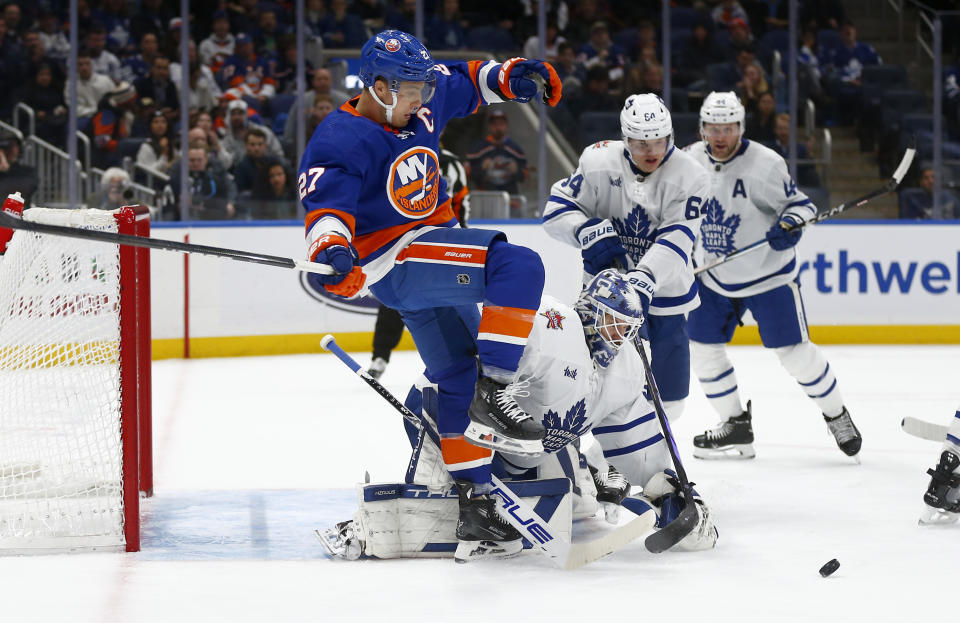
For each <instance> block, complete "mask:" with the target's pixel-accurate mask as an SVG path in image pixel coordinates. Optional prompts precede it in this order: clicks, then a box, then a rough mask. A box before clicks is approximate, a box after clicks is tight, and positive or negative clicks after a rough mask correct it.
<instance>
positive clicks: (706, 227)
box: [700, 197, 740, 255]
mask: <svg viewBox="0 0 960 623" xmlns="http://www.w3.org/2000/svg"><path fill="white" fill-rule="evenodd" d="M724 216H726V214H725V213H724V211H723V206H722V205H720V202H719V201H717V198H716V197H711V198H710V200H709V201H707V206H706V211H705V216H704V218H703V221H701V223H700V241H701V243H702V244H703V248H704V250H706V251H707V252H708V253H716V254H718V255H726V254H727V253H730V252H731V251H733V250H734V246H733V237H734V236H735V235H736V233H737V228H739V227H740V215H739V214H731V215H730V217H729V218H726V219H724V218H723V217H724Z"/></svg>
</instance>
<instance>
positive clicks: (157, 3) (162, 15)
mask: <svg viewBox="0 0 960 623" xmlns="http://www.w3.org/2000/svg"><path fill="white" fill-rule="evenodd" d="M169 4H170V6H169V7H164V6H163V0H140V10H139V11H137V12H136V13H134V14H133V16H132V17H131V18H130V36H131V38H132V39H133V40H134V41H140V40H142V39H143V35H145V34H146V33H148V32H151V33H153V34H155V35H156V36H157V41H160V40H161V39H162V38H163V36H164V35H165V34H166V32H167V24H169V23H170V18H172V17H173V7H174V6H176V10H177V11H179V10H180V7H179V5H176V4H175V3H169Z"/></svg>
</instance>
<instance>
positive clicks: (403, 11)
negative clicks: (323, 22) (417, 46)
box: [313, 0, 417, 34]
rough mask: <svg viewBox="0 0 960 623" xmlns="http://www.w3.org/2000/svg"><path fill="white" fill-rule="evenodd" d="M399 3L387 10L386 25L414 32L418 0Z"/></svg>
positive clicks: (384, 21) (386, 26)
mask: <svg viewBox="0 0 960 623" xmlns="http://www.w3.org/2000/svg"><path fill="white" fill-rule="evenodd" d="M313 2H315V3H316V4H321V5H322V2H321V0H313ZM397 4H398V5H399V6H395V7H393V8H391V9H390V10H388V11H387V14H386V17H384V20H383V25H384V27H385V28H393V29H396V30H402V31H403V32H414V31H415V30H416V19H417V0H400V1H399V2H398V3H397ZM318 34H319V33H318Z"/></svg>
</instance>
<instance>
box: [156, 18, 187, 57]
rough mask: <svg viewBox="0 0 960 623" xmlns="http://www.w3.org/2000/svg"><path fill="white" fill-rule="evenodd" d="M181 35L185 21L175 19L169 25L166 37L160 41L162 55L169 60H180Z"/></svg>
mask: <svg viewBox="0 0 960 623" xmlns="http://www.w3.org/2000/svg"><path fill="white" fill-rule="evenodd" d="M181 34H183V19H181V18H179V17H174V18H172V19H171V20H170V22H169V24H168V25H167V33H166V36H165V37H164V38H163V39H162V40H161V41H160V53H161V54H163V55H164V56H166V57H167V58H180V35H181Z"/></svg>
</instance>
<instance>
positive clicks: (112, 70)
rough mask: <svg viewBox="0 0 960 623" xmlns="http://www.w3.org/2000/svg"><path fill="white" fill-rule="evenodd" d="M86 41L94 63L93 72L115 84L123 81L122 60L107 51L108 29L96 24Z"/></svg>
mask: <svg viewBox="0 0 960 623" xmlns="http://www.w3.org/2000/svg"><path fill="white" fill-rule="evenodd" d="M84 41H85V43H86V46H87V51H88V52H89V53H90V60H91V61H92V62H93V71H95V72H97V73H98V74H103V75H104V76H107V77H109V78H110V79H111V80H113V81H114V82H119V81H120V80H121V79H122V77H121V75H120V59H118V58H117V57H116V56H115V55H114V54H113V52H110V51H109V50H107V49H106V46H107V29H106V28H104V27H103V24H100V23H94V24H93V26H91V27H90V30H89V31H88V32H87V36H86V37H84Z"/></svg>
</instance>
